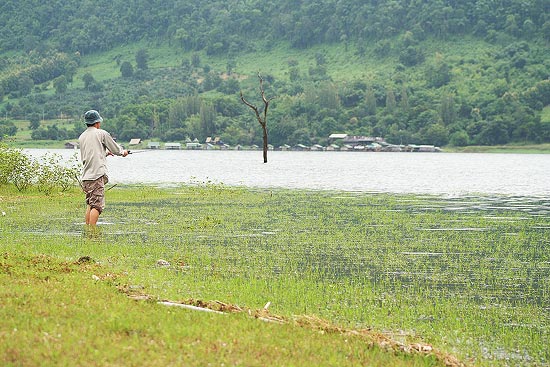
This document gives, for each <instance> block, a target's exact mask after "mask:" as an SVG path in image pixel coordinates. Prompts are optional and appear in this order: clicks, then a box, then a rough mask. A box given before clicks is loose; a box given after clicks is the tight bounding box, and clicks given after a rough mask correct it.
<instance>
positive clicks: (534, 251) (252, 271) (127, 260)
mask: <svg viewBox="0 0 550 367" xmlns="http://www.w3.org/2000/svg"><path fill="white" fill-rule="evenodd" d="M3 190H4V191H3V192H2V191H0V192H2V193H1V194H0V197H1V198H2V200H0V210H1V211H3V212H5V213H6V215H5V216H3V217H2V218H1V221H0V230H1V231H2V238H3V240H2V242H1V245H0V251H4V250H10V249H11V250H13V249H19V250H21V249H24V250H25V251H32V252H35V253H46V254H50V255H54V256H58V257H61V258H70V259H78V258H79V257H81V256H83V255H87V256H90V257H91V258H93V259H97V260H98V261H100V262H102V263H105V264H108V265H109V266H110V267H112V268H114V269H117V270H118V271H121V272H127V274H128V278H129V281H130V282H131V285H132V286H139V287H142V288H143V289H145V290H146V291H147V293H148V294H153V295H156V296H157V297H159V298H160V299H188V298H195V299H204V300H221V301H223V302H227V303H231V304H235V305H240V306H245V307H251V308H261V307H262V306H263V305H264V304H266V302H271V308H270V309H271V310H273V311H274V312H275V313H277V314H281V315H302V314H307V315H315V316H318V317H322V318H325V319H329V320H331V321H333V322H335V323H337V324H340V325H342V326H343V327H372V328H374V329H377V330H380V331H382V332H385V333H387V334H388V335H391V336H392V337H394V338H398V339H399V338H402V339H403V340H408V339H410V338H422V339H423V340H424V341H426V342H428V343H430V344H433V345H434V346H436V347H437V348H438V349H440V350H445V351H448V352H452V353H455V354H457V355H458V356H459V357H461V358H462V359H463V360H470V361H473V362H474V363H475V364H476V365H509V364H513V365H541V364H546V363H549V362H550V351H549V350H548V347H547V346H548V345H549V335H550V330H549V327H550V313H549V311H550V251H549V248H550V216H549V215H548V214H549V212H550V202H549V201H548V200H547V199H545V198H522V197H483V196H470V197H455V198H448V197H436V196H414V195H386V194H372V193H368V194H367V193H339V192H328V191H320V192H318V191H291V190H264V189H245V188H235V187H225V186H223V185H210V184H209V185H197V186H184V187H177V188H170V189H166V188H164V189H157V188H152V187H117V188H116V189H115V190H111V191H109V192H108V198H107V209H106V211H105V212H104V214H103V215H102V217H101V221H102V223H100V233H99V234H97V235H96V236H93V237H89V236H87V234H86V233H85V232H84V231H83V229H82V228H83V224H82V220H81V218H80V217H81V215H82V213H83V203H82V198H81V196H80V194H79V193H77V192H76V190H75V191H74V192H66V193H62V194H58V195H57V196H56V197H55V198H54V200H51V198H48V199H42V198H40V197H29V198H13V197H12V196H11V195H9V192H5V190H8V189H3ZM42 200H43V201H44V203H45V202H46V200H47V203H48V205H47V206H44V209H43V210H41V211H39V212H37V211H36V208H37V207H38V206H37V203H41V201H42ZM42 204H43V203H42ZM40 207H42V206H40ZM79 234H80V235H79ZM159 259H163V260H165V261H166V262H167V263H168V264H169V265H167V266H158V263H157V262H158V260H159Z"/></svg>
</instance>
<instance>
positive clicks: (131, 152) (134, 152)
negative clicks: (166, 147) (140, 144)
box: [128, 150, 150, 154]
mask: <svg viewBox="0 0 550 367" xmlns="http://www.w3.org/2000/svg"><path fill="white" fill-rule="evenodd" d="M147 152H150V150H138V151H134V150H131V151H130V150H129V151H128V154H138V153H147Z"/></svg>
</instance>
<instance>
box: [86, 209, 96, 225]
mask: <svg viewBox="0 0 550 367" xmlns="http://www.w3.org/2000/svg"><path fill="white" fill-rule="evenodd" d="M98 219H99V211H97V209H95V208H91V207H90V206H89V205H88V207H86V224H87V225H90V226H95V225H97V220H98Z"/></svg>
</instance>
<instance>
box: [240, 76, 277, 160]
mask: <svg viewBox="0 0 550 367" xmlns="http://www.w3.org/2000/svg"><path fill="white" fill-rule="evenodd" d="M258 79H260V95H261V97H262V101H263V103H264V109H263V111H262V112H261V113H260V110H259V109H258V107H256V106H254V105H253V104H251V103H250V102H248V101H247V100H246V99H245V98H244V96H243V92H242V91H241V101H243V103H244V104H245V105H247V106H248V107H250V108H251V109H252V110H253V111H254V113H255V114H256V118H257V119H258V122H259V123H260V125H261V126H262V131H263V151H264V163H267V109H268V108H269V102H270V101H271V100H272V99H273V98H275V97H271V98H269V99H268V98H266V97H265V91H264V79H263V78H262V75H261V74H260V73H258Z"/></svg>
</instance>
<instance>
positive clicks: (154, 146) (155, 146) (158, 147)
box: [147, 141, 160, 149]
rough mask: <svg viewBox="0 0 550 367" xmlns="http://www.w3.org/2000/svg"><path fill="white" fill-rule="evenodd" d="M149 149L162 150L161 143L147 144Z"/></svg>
mask: <svg viewBox="0 0 550 367" xmlns="http://www.w3.org/2000/svg"><path fill="white" fill-rule="evenodd" d="M147 149H160V143H159V142H158V141H150V142H149V143H147Z"/></svg>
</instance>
